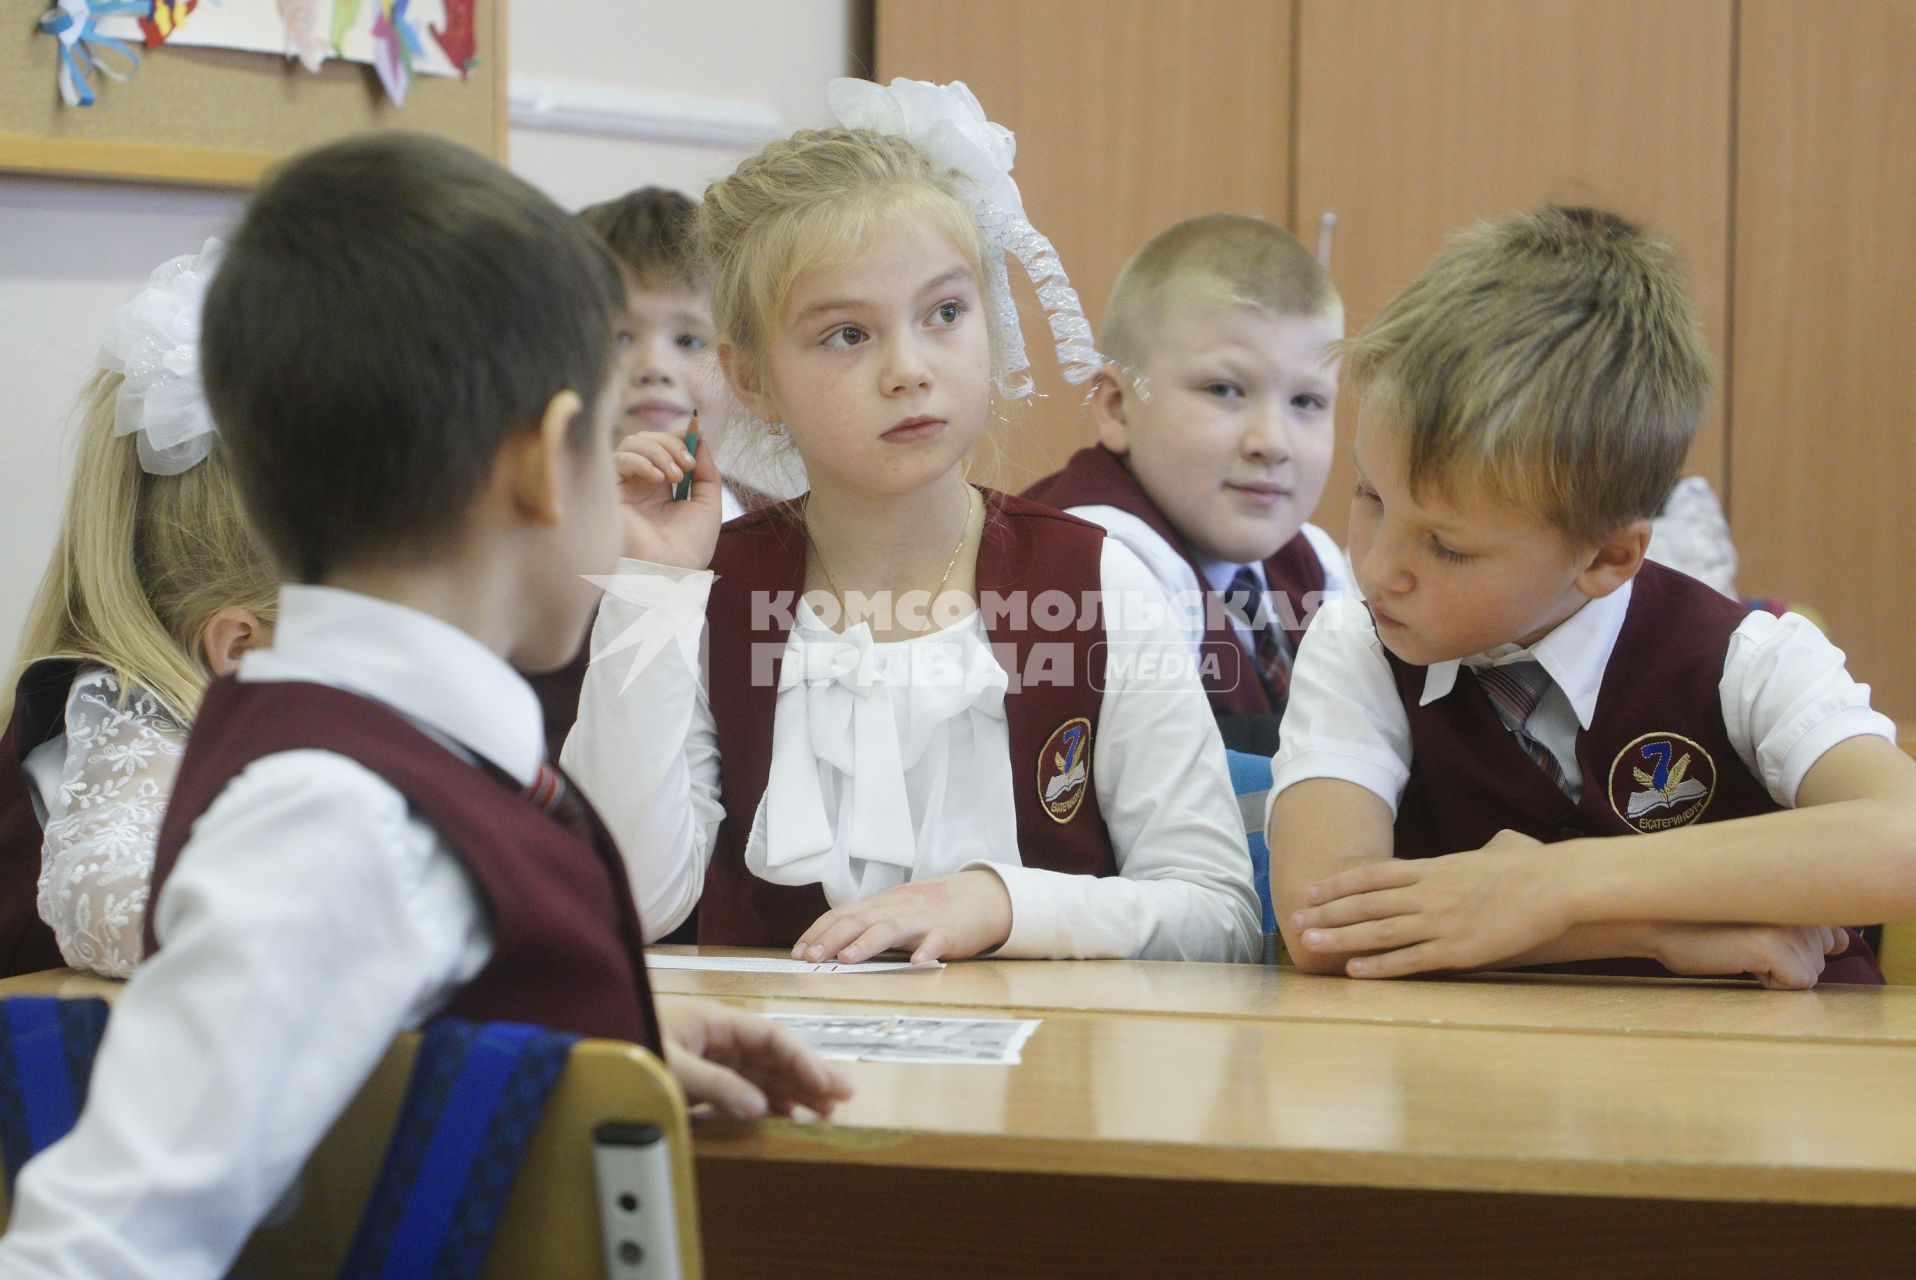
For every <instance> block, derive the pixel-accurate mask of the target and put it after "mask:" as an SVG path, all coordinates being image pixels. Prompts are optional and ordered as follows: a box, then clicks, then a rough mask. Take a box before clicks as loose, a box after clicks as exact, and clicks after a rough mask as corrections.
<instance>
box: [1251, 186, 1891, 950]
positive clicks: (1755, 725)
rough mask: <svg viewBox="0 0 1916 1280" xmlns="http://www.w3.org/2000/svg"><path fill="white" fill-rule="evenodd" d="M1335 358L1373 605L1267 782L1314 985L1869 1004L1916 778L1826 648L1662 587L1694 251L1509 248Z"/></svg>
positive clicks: (1688, 355) (1550, 236) (1587, 242)
mask: <svg viewBox="0 0 1916 1280" xmlns="http://www.w3.org/2000/svg"><path fill="white" fill-rule="evenodd" d="M1344 354H1345V360H1346V365H1347V369H1348V371H1349V374H1350V379H1351V387H1352V390H1353V393H1354V394H1355V395H1357V396H1358V397H1359V405H1358V413H1357V434H1356V442H1355V448H1354V450H1353V452H1354V456H1355V459H1356V463H1357V470H1358V483H1357V487H1356V491H1355V493H1354V495H1353V497H1352V500H1351V531H1350V544H1351V564H1352V569H1353V572H1354V574H1355V576H1356V579H1357V584H1358V587H1359V589H1360V590H1361V592H1362V593H1363V598H1362V599H1361V600H1359V599H1351V600H1347V601H1338V602H1334V603H1333V604H1331V605H1329V606H1327V607H1326V608H1325V609H1324V610H1322V611H1321V612H1320V613H1319V615H1318V617H1317V618H1316V620H1315V621H1314V622H1313V624H1312V626H1311V629H1310V633H1309V635H1308V637H1307V640H1306V643H1305V644H1304V646H1303V649H1302V652H1301V654H1300V661H1299V663H1298V667H1297V679H1296V682H1295V685H1294V689H1293V696H1292V700H1291V707H1290V712H1289V716H1288V718H1287V719H1286V722H1285V733H1284V744H1283V748H1282V750H1281V751H1280V752H1279V754H1278V756H1277V759H1276V760H1275V761H1274V762H1273V785H1272V794H1273V796H1274V801H1273V804H1272V809H1271V814H1270V823H1269V829H1270V840H1271V851H1272V857H1271V889H1272V897H1273V900H1274V902H1275V903H1276V904H1277V910H1278V918H1279V923H1280V926H1281V928H1282V930H1283V932H1284V936H1285V940H1286V942H1287V943H1288V944H1289V949H1290V954H1291V956H1292V957H1293V958H1294V959H1295V960H1296V962H1297V963H1298V965H1299V967H1301V968H1304V969H1306V970H1310V971H1315V972H1343V973H1349V974H1350V975H1351V976H1353V977H1394V976H1400V975H1404V974H1411V973H1418V972H1424V971H1428V970H1433V969H1466V968H1480V967H1493V968H1496V967H1513V966H1520V965H1531V964H1554V963H1562V962H1573V961H1603V962H1606V965H1605V966H1604V968H1605V971H1623V972H1632V971H1637V972H1640V971H1643V970H1644V969H1646V968H1647V969H1650V970H1651V971H1655V972H1674V973H1677V974H1691V975H1700V974H1726V973H1727V974H1735V973H1749V974H1753V975H1755V976H1756V977H1757V978H1759V979H1761V980H1762V981H1763V982H1764V983H1765V984H1766V985H1769V986H1778V987H1807V986H1811V985H1813V984H1814V983H1815V982H1816V981H1817V979H1818V977H1819V975H1820V976H1821V977H1822V978H1823V980H1825V981H1832V980H1836V981H1852V982H1857V981H1861V982H1871V981H1873V982H1880V981H1881V980H1882V978H1881V974H1880V972H1879V971H1878V970H1877V969H1876V966H1875V961H1874V958H1873V957H1872V956H1871V955H1870V954H1869V950H1868V947H1867V946H1866V945H1865V944H1864V943H1863V942H1862V941H1861V939H1860V938H1856V937H1854V936H1853V935H1851V934H1849V933H1848V931H1846V930H1844V929H1841V928H1835V927H1831V924H1830V922H1833V921H1838V920H1870V919H1884V918H1895V917H1902V916H1909V915H1911V914H1916V762H1912V761H1911V760H1909V759H1908V758H1907V757H1905V756H1904V755H1903V754H1902V753H1901V752H1900V751H1898V750H1897V749H1896V747H1895V739H1894V727H1893V726H1892V725H1891V724H1890V722H1889V721H1888V720H1886V719H1885V718H1884V717H1883V716H1881V715H1879V714H1877V713H1876V712H1874V711H1872V710H1871V709H1870V705H1869V690H1868V687H1867V686H1865V685H1860V684H1858V683H1856V682H1855V681H1854V680H1852V679H1851V678H1850V676H1849V674H1848V672H1847V671H1846V670H1845V669H1844V665H1843V655H1842V653H1841V652H1840V651H1839V650H1837V649H1836V648H1835V647H1834V646H1832V645H1831V644H1830V643H1829V642H1828V641H1827V640H1826V639H1824V638H1823V636H1822V635H1821V634H1820V633H1819V632H1818V631H1817V630H1816V628H1815V627H1814V626H1812V625H1811V624H1810V623H1808V622H1807V621H1806V620H1804V619H1803V618H1801V617H1798V616H1795V615H1784V616H1783V617H1780V618H1778V617H1773V616H1771V615H1768V614H1763V613H1750V612H1748V611H1746V610H1744V609H1743V608H1742V607H1740V606H1739V605H1737V604H1735V603H1733V602H1731V601H1729V600H1726V599H1724V598H1723V597H1722V596H1720V595H1718V594H1717V593H1716V592H1715V591H1713V590H1711V589H1710V588H1709V587H1707V586H1704V585H1703V584H1702V583H1699V582H1697V581H1696V580H1694V579H1692V578H1688V577H1685V576H1684V575H1682V574H1680V573H1677V572H1675V571H1674V570H1670V569H1666V568H1663V567H1662V566H1659V565H1656V564H1654V563H1645V561H1644V548H1645V546H1646V544H1647V543H1648V541H1649V536H1650V516H1651V514H1652V513H1653V512H1654V511H1655V510H1656V508H1657V504H1658V503H1659V501H1661V499H1662V497H1663V495H1664V494H1665V493H1667V492H1668V491H1669V488H1670V484H1671V482H1672V480H1673V479H1674V478H1675V476H1676V471H1677V468H1678V466H1679V465H1680V464H1681V463H1682V461H1683V459H1684V456H1685V455H1686V453H1687V452H1688V450H1689V446H1690V441H1691V438H1692V436H1693V435H1694V433H1695V430H1696V426H1697V423H1698V421H1699V419H1700V418H1701V417H1702V414H1703V409H1704V404H1705V401H1706V400H1707V398H1708V394H1709V385H1710V374H1709V361H1708V357H1707V355H1706V353H1705V351H1704V347H1703V342H1702V339H1701V336H1700V334H1699V331H1698V325H1697V320H1696V315H1695V312H1694V311H1693V310H1692V308H1691V306H1690V303H1689V300H1688V299H1687V298H1686V297H1685V296H1684V292H1683V287H1682V283H1681V280H1680V277H1679V271H1678V266H1677V261H1676V256H1675V253H1674V252H1673V250H1672V249H1671V248H1670V247H1669V246H1668V245H1667V244H1666V243H1664V242H1663V241H1661V240H1658V239H1656V238H1654V237H1652V236H1649V235H1646V234H1645V233H1644V232H1642V231H1641V230H1639V229H1638V228H1636V227H1634V226H1632V225H1631V224H1629V223H1627V222H1625V221H1623V220H1622V219H1620V218H1617V217H1614V216H1612V215H1610V214H1605V213H1601V212H1597V211H1593V210H1587V209H1548V210H1545V211H1544V212H1541V213H1537V214H1530V215H1524V216H1518V217H1511V218H1507V219H1504V220H1502V221H1499V222H1495V223H1488V224H1485V225H1482V226H1479V227H1477V228H1475V229H1473V230H1471V231H1468V232H1466V233H1465V234H1463V235H1462V236H1460V237H1459V238H1458V239H1457V240H1456V241H1455V242H1454V243H1453V244H1452V245H1451V246H1450V247H1449V248H1447V249H1446V250H1445V251H1444V252H1443V253H1442V254H1440V255H1439V256H1438V258H1437V259H1436V261H1435V262H1433V263H1432V264H1431V266H1430V267H1428V268H1427V269H1426V270H1425V271H1424V273H1423V275H1421V276H1420V277H1419V278H1418V279H1417V280H1416V281H1415V282H1414V283H1412V284H1411V285H1410V287H1409V288H1407V289H1406V290H1405V291H1404V292H1403V293H1401V294H1400V295H1398V297H1397V298H1396V300H1395V301H1393V302H1392V303H1391V304H1390V305H1389V306H1387V307H1386V308H1385V309H1384V311H1383V313H1382V314H1381V315H1380V316H1378V318H1377V319H1376V320H1375V321H1374V322H1373V323H1372V324H1371V326H1370V327H1369V328H1368V329H1366V330H1365V332H1364V333H1363V334H1362V335H1361V336H1359V337H1358V338H1356V339H1354V340H1353V341H1351V342H1350V343H1349V344H1347V347H1346V349H1345V353H1344ZM1619 836H1630V837H1634V838H1630V839H1615V838H1610V837H1619ZM1545 845H1549V846H1551V847H1549V848H1548V849H1546V848H1545V847H1544V846H1545ZM1826 957H1827V961H1826ZM1645 961H1649V962H1654V964H1653V965H1646V964H1644V962H1645ZM1826 965H1827V967H1826Z"/></svg>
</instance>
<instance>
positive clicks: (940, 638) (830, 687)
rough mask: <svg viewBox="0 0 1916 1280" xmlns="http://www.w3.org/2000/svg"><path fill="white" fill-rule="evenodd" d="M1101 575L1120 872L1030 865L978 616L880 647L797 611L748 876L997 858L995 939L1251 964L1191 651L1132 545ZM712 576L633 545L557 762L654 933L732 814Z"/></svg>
mask: <svg viewBox="0 0 1916 1280" xmlns="http://www.w3.org/2000/svg"><path fill="white" fill-rule="evenodd" d="M1101 574H1102V589H1103V593H1104V595H1103V605H1104V616H1105V633H1106V638H1107V640H1108V641H1109V642H1110V643H1111V646H1112V648H1111V654H1112V661H1111V663H1110V666H1109V672H1108V679H1107V681H1106V688H1105V689H1104V691H1103V693H1102V695H1101V704H1100V714H1099V724H1098V730H1097V733H1096V736H1095V738H1094V740H1093V742H1092V747H1091V751H1092V756H1091V760H1092V770H1091V772H1092V778H1093V785H1094V787H1095V789H1096V794H1097V797H1098V804H1099V807H1100V808H1101V809H1102V811H1103V814H1104V820H1105V825H1106V828H1107V830H1108V831H1109V832H1110V835H1111V840H1112V845H1113V849H1114V852H1115V855H1116V861H1117V866H1118V872H1119V874H1118V875H1116V876H1111V877H1099V876H1084V875H1071V874H1066V873H1062V872H1055V871H1047V870H1043V869H1039V868H1035V867H1027V866H1025V865H1024V862H1023V858H1022V856H1021V854H1020V850H1019V848H1018V831H1017V821H1016V817H1015V809H1014V804H1013V794H1014V792H1013V787H1014V786H1015V785H1018V781H1019V780H1017V779H1014V778H1013V776H1012V765H1011V749H1010V743H1011V739H1010V730H1009V726H1008V724H1007V722H1006V719H1005V705H1004V700H1005V693H1006V690H1007V688H1008V687H1009V683H1010V682H1009V677H1008V676H1007V674H1006V672H1005V671H1004V669H1003V668H1002V667H1001V666H1000V665H999V663H998V661H997V658H996V655H995V654H994V653H993V651H992V649H991V647H990V645H989V643H988V641H987V633H986V632H985V629H984V626H983V621H982V619H981V618H980V617H979V615H977V614H976V613H973V614H971V615H970V616H969V617H967V618H965V619H964V620H963V621H960V622H958V623H956V624H955V625H953V626H950V627H947V628H945V629H944V630H941V631H936V632H930V633H926V634H922V635H918V636H914V637H912V638H910V639H906V640H901V641H894V642H888V643H882V644H881V643H877V642H875V641H873V640H872V638H871V634H870V632H869V630H867V629H866V628H865V627H863V626H859V627H855V628H852V629H851V630H849V631H847V632H845V633H843V634H838V633H834V632H833V631H831V630H830V629H829V628H828V627H827V626H826V625H825V624H824V623H823V622H822V621H820V620H819V618H818V617H817V616H816V615H815V614H813V613H812V612H811V611H810V610H809V609H808V608H805V607H803V606H801V607H800V610H799V613H798V616H797V620H796V624H795V625H794V626H793V628H792V631H791V634H790V636H789V637H788V638H787V641H786V645H785V649H784V655H783V662H782V665H781V674H780V686H779V690H778V694H777V699H776V702H775V704H774V712H773V723H772V763H771V769H770V773H769V776H768V778H767V783H766V791H765V795H764V796H763V798H762V799H761V801H760V803H759V806H758V809H757V810H756V812H755V814H754V816H753V822H752V827H751V834H750V837H749V839H748V841H747V846H746V862H747V865H748V866H749V867H750V868H751V870H752V871H753V872H754V874H757V875H759V876H761V877H763V878H765V879H767V880H770V881H773V882H775V883H780V884H812V883H817V884H820V885H822V886H823V888H824V890H825V895H826V898H827V900H828V901H830V902H831V903H832V904H833V905H839V904H841V903H845V902H851V901H855V900H857V899H860V898H865V897H869V896H870V895H872V894H874V893H878V892H881V891H883V890H884V889H888V888H891V887H892V886H894V885H897V884H901V883H904V882H905V881H908V880H914V879H925V878H928V877H931V876H939V875H946V874H949V873H952V872H956V871H961V870H966V869H969V868H974V867H988V868H990V869H991V870H992V871H994V872H995V873H996V874H997V875H998V876H999V877H1000V879H1002V880H1003V882H1004V884H1005V887H1006V890H1007V891H1008V892H1009V894H1010V895H1011V900H1012V916H1013V924H1012V930H1011V936H1010V938H1009V939H1008V941H1007V942H1006V944H1005V945H1004V947H1002V948H1001V949H1000V950H999V951H998V952H997V954H999V955H1003V956H1027V957H1060V958H1069V957H1093V956H1098V957H1121V956H1131V957H1140V958H1148V959H1190V960H1251V959H1255V958H1256V957H1257V956H1258V955H1259V954H1260V938H1259V934H1258V919H1257V897H1256V894H1255V891H1254V890H1253V889H1252V886H1251V876H1250V861H1249V855H1248V853H1247V852H1246V848H1245V840H1244V835H1243V830H1242V822H1241V819H1240V818H1239V815H1238V809H1237V804H1236V801H1235V799H1234V798H1233V795H1232V792H1231V784H1230V777H1229V774H1228V772H1227V770H1226V766H1225V763H1224V751H1223V745H1222V743H1221V741H1220V740H1219V738H1218V733H1217V727H1216V724H1215V722H1214V721H1213V720H1212V718H1211V712H1210V707H1209V705H1208V703H1207V702H1206V701H1205V698H1204V694H1203V690H1202V687H1201V686H1200V684H1199V682H1198V677H1197V672H1196V668H1195V663H1194V662H1193V661H1192V660H1191V658H1190V651H1189V649H1188V647H1187V646H1186V645H1185V642H1184V640H1183V637H1182V635H1181V634H1180V632H1179V630H1178V628H1177V625H1176V621H1175V619H1174V618H1173V617H1172V615H1171V611H1170V608H1169V605H1168V604H1167V602H1166V601H1165V598H1164V594H1163V592H1162V590H1161V589H1160V588H1159V587H1158V586H1157V584H1156V582H1155V581H1154V580H1153V579H1152V577H1151V575H1150V573H1149V571H1148V570H1146V569H1145V567H1144V566H1143V565H1142V564H1141V563H1140V562H1139V561H1138V559H1137V557H1136V556H1135V555H1133V554H1132V553H1131V552H1130V551H1128V550H1126V549H1125V548H1124V547H1123V546H1122V545H1120V544H1119V543H1117V542H1116V541H1115V540H1112V539H1106V540H1105V542H1104V553H1103V560H1102V563H1101ZM712 576H713V575H712V574H711V573H710V572H706V571H685V570H675V569H670V568H666V567H664V566H659V565H652V564H646V563H643V562H640V561H634V560H627V561H623V562H621V565H620V574H619V576H618V577H617V578H615V579H613V581H612V585H611V586H610V588H609V589H608V591H607V593H606V598H605V601H604V602H603V603H602V604H601V606H600V611H599V619H598V624H597V627H596V629H595V631H594V634H593V653H594V658H593V662H592V665H591V667H590V668H589V669H588V671H587V673H586V679H585V688H584V691H583V695H582V697H581V700H580V707H579V719H578V723H577V724H576V726H575V727H574V729H573V731H572V735H571V737H570V738H569V739H568V740H567V742H566V746H565V751H564V755H563V759H564V763H565V767H566V769H567V771H568V772H569V773H571V775H572V776H573V777H574V778H575V779H576V780H577V781H578V782H579V784H580V785H581V786H582V787H584V788H585V790H586V793H587V794H588V795H589V796H590V797H591V799H592V802H593V804H594V805H595V806H596V807H597V808H598V809H599V811H600V813H601V814H602V815H603V816H604V817H605V819H606V821H607V822H608V823H609V824H610V826H611V828H612V831H613V833H614V835H615V836H617V838H618V841H619V845H620V848H621V849H622V850H624V852H625V856H626V860H627V864H628V871H629V874H630V876H631V879H632V884H633V888H634V892H635V893H636V894H637V896H638V899H639V912H640V916H641V918H642V919H643V920H644V923H645V928H646V933H647V935H648V936H649V937H658V936H660V935H662V934H665V933H668V932H670V931H671V930H672V929H673V928H675V927H676V926H677V925H678V924H679V923H680V922H682V921H683V920H684V919H685V918H686V917H687V916H688V915H689V914H690V913H691V911H692V909H693V907H694V906H696V905H697V903H698V898H699V894H700V892H701V891H702V889H703V887H704V882H705V870H706V866H707V865H708V863H709V862H710V860H711V856H712V851H713V848H714V846H715V844H716V842H717V838H718V828H719V823H720V821H721V820H722V819H723V818H724V816H725V813H724V808H723V806H722V804H721V802H720V799H719V795H720V773H721V762H720V760H719V755H718V737H717V729H716V726H715V725H714V722H713V719H712V709H711V703H710V700H709V698H708V696H707V693H706V687H705V680H706V677H705V675H704V673H703V672H702V670H701V668H700V665H699V661H698V656H697V655H698V647H699V638H700V635H701V634H702V632H703V629H704V625H705V601H706V596H707V594H708V593H709V591H710V587H711V583H712ZM1024 784H1025V785H1035V781H1034V780H1031V779H1025V780H1024Z"/></svg>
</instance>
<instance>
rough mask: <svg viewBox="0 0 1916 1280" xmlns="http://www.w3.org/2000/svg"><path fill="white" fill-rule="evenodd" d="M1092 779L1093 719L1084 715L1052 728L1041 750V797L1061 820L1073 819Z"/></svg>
mask: <svg viewBox="0 0 1916 1280" xmlns="http://www.w3.org/2000/svg"><path fill="white" fill-rule="evenodd" d="M1090 781H1091V722H1090V721H1089V720H1087V719H1085V718H1084V717H1083V716H1079V717H1077V718H1076V719H1074V720H1067V721H1065V722H1064V723H1063V724H1061V725H1059V726H1058V727H1057V728H1056V729H1053V730H1052V731H1051V736H1050V737H1049V738H1046V739H1045V744H1044V746H1043V747H1041V748H1039V750H1038V800H1039V802H1040V803H1042V804H1043V805H1044V811H1045V812H1046V813H1047V814H1050V815H1051V820H1052V821H1053V822H1057V823H1065V822H1069V821H1071V819H1073V818H1075V817H1076V816H1077V814H1078V806H1079V805H1082V804H1083V803H1084V792H1085V787H1086V786H1087V785H1089V783H1090Z"/></svg>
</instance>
